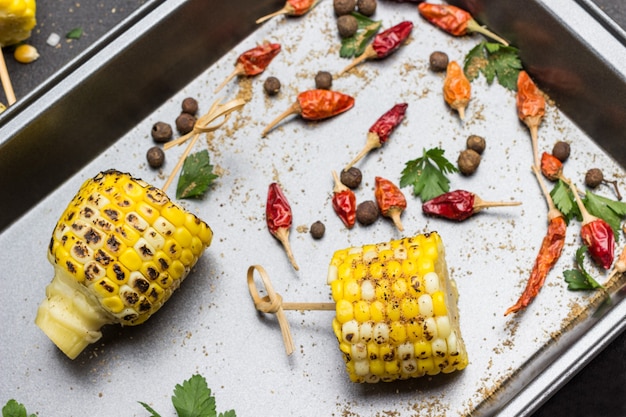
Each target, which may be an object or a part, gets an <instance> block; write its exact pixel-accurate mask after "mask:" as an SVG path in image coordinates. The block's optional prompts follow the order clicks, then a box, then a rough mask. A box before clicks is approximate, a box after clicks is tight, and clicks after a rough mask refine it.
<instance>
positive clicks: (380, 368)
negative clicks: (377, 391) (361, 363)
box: [370, 359, 385, 376]
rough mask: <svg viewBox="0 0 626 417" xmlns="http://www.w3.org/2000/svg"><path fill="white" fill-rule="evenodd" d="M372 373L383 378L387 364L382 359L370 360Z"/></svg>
mask: <svg viewBox="0 0 626 417" xmlns="http://www.w3.org/2000/svg"><path fill="white" fill-rule="evenodd" d="M370 372H371V373H372V374H374V375H378V376H381V375H383V374H384V373H385V362H383V361H382V360H381V359H375V360H370Z"/></svg>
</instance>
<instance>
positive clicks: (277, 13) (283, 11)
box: [255, 4, 293, 25]
mask: <svg viewBox="0 0 626 417" xmlns="http://www.w3.org/2000/svg"><path fill="white" fill-rule="evenodd" d="M292 11H293V8H292V7H289V4H287V5H285V7H283V8H282V9H280V10H277V11H275V12H273V13H270V14H268V15H265V16H263V17H260V18H258V19H257V20H256V22H255V23H256V24H257V25H258V24H260V23H263V22H265V21H267V20H270V19H271V18H273V17H276V16H280V15H281V14H289V13H291V12H292Z"/></svg>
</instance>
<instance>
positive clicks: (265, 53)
mask: <svg viewBox="0 0 626 417" xmlns="http://www.w3.org/2000/svg"><path fill="white" fill-rule="evenodd" d="M280 49H281V47H280V44H278V43H269V42H263V43H262V44H260V45H258V46H256V47H254V48H252V49H249V50H247V51H246V52H244V53H243V54H241V55H239V57H238V58H237V62H236V63H235V69H234V70H233V72H231V73H230V75H229V76H228V77H226V79H225V80H224V81H223V82H222V83H221V84H220V85H219V86H218V87H217V88H216V89H215V93H217V92H218V91H220V90H221V89H222V88H224V86H225V85H226V84H228V82H229V81H230V80H232V79H233V78H235V77H236V76H240V75H247V76H253V75H257V74H260V73H262V72H263V71H265V68H267V66H268V65H269V64H270V62H272V59H274V58H275V57H276V55H278V53H279V52H280Z"/></svg>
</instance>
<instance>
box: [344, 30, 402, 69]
mask: <svg viewBox="0 0 626 417" xmlns="http://www.w3.org/2000/svg"><path fill="white" fill-rule="evenodd" d="M412 30H413V23H412V22H409V21H404V22H400V23H398V24H397V25H395V26H392V27H390V28H389V29H387V30H384V31H382V32H380V33H379V34H378V35H376V36H374V40H373V41H372V43H371V44H369V45H368V46H367V47H366V48H365V51H363V53H362V54H361V55H360V56H359V57H357V58H355V59H354V60H353V61H352V62H351V63H350V65H348V66H347V67H345V68H344V69H343V70H342V71H341V72H339V74H338V75H341V74H343V73H344V72H348V71H350V70H351V69H352V68H354V67H356V66H357V65H359V64H360V63H361V62H363V61H365V60H368V59H383V58H385V57H387V56H389V55H391V54H392V53H393V52H395V51H396V50H398V48H400V46H402V44H403V43H404V41H405V40H406V39H407V38H408V37H409V35H410V34H411V31H412Z"/></svg>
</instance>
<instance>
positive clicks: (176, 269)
mask: <svg viewBox="0 0 626 417" xmlns="http://www.w3.org/2000/svg"><path fill="white" fill-rule="evenodd" d="M167 272H169V273H170V275H171V276H172V278H174V279H181V278H182V277H183V275H185V273H186V270H185V265H183V263H182V262H180V261H179V260H175V261H172V264H171V265H170V267H169V268H168V269H167Z"/></svg>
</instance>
